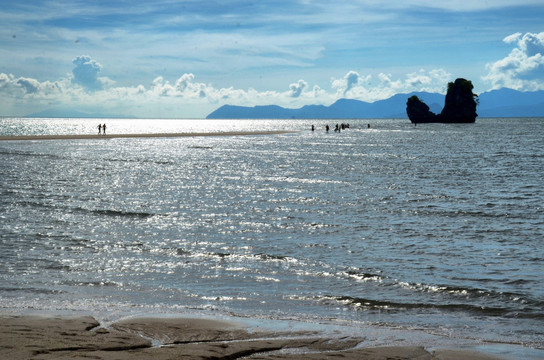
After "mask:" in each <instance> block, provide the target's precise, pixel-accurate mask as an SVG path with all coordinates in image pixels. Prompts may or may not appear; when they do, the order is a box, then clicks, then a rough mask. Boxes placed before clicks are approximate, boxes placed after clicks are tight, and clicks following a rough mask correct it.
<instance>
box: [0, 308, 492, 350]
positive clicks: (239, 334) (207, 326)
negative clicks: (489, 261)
mask: <svg viewBox="0 0 544 360" xmlns="http://www.w3.org/2000/svg"><path fill="white" fill-rule="evenodd" d="M0 322H1V324H2V326H1V327H0V357H1V358H4V359H12V360H18V359H79V358H92V359H105V360H108V359H119V360H122V359H131V360H137V359H154V360H162V359H238V358H251V359H306V360H314V359H315V360H317V359H329V358H333V357H339V358H343V359H373V360H378V359H418V360H425V359H441V360H447V359H460V358H462V359H474V360H489V359H499V358H497V357H491V356H489V355H487V354H482V353H476V352H472V351H465V350H447V349H443V350H434V351H427V350H426V349H424V348H423V347H417V346H409V347H378V348H362V347H358V344H359V343H361V342H362V341H363V340H364V339H363V338H337V339H334V338H328V337H323V336H320V334H319V333H318V332H314V331H302V332H289V333H286V332H273V331H271V332H267V331H251V329H248V328H245V327H244V326H242V325H240V324H237V323H233V322H227V321H218V320H210V319H191V318H137V319H129V320H123V321H119V322H116V323H113V324H111V325H109V326H107V327H103V326H101V324H100V323H99V322H98V321H96V320H95V319H94V318H93V317H91V316H81V317H55V316H50V317H40V316H2V317H0Z"/></svg>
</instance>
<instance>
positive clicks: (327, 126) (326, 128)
mask: <svg viewBox="0 0 544 360" xmlns="http://www.w3.org/2000/svg"><path fill="white" fill-rule="evenodd" d="M325 131H326V132H329V125H328V124H327V125H325Z"/></svg>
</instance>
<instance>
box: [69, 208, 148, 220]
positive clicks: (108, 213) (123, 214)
mask: <svg viewBox="0 0 544 360" xmlns="http://www.w3.org/2000/svg"><path fill="white" fill-rule="evenodd" d="M78 210H80V211H89V212H92V213H94V214H98V215H105V216H116V217H136V218H148V217H152V216H155V215H156V214H152V213H148V212H137V211H122V210H110V209H97V210H88V209H84V208H78Z"/></svg>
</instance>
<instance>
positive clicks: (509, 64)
mask: <svg viewBox="0 0 544 360" xmlns="http://www.w3.org/2000/svg"><path fill="white" fill-rule="evenodd" d="M503 41H504V42H505V43H507V44H516V45H517V46H516V47H515V48H514V49H512V51H511V52H510V54H508V56H507V57H505V58H503V59H500V60H498V61H496V62H494V63H489V64H487V65H486V68H487V70H488V74H487V75H486V76H484V77H483V78H482V79H483V80H485V81H489V82H491V84H492V88H493V89H499V88H502V87H507V88H511V89H515V90H525V91H535V90H541V89H544V32H541V33H539V34H533V33H526V34H524V35H522V34H521V33H515V34H512V35H510V36H507V37H505V38H504V40H503Z"/></svg>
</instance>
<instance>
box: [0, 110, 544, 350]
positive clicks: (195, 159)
mask: <svg viewBox="0 0 544 360" xmlns="http://www.w3.org/2000/svg"><path fill="white" fill-rule="evenodd" d="M100 122H102V123H103V122H106V123H107V125H108V133H144V132H156V133H160V132H207V131H218V132H222V131H238V130H240V131H253V130H255V131H257V130H295V131H298V132H297V133H293V134H284V135H269V136H232V137H194V138H191V137H185V138H160V139H154V138H141V139H111V140H105V139H97V140H58V141H57V140H47V141H0V310H1V309H3V310H4V311H6V310H13V309H15V310H17V309H19V310H24V309H34V310H77V311H80V310H84V311H85V310H86V311H95V312H107V311H109V312H130V311H133V312H142V313H146V312H147V313H179V312H186V311H193V310H194V311H200V310H205V311H210V312H215V313H220V314H236V315H241V316H244V317H248V318H254V319H295V320H303V321H309V322H315V323H326V322H329V323H351V324H365V325H372V326H378V327H385V328H395V329H420V330H423V331H425V332H427V333H433V334H439V335H445V336H448V337H453V338H456V337H459V338H463V337H468V338H473V339H478V340H490V341H497V342H505V343H516V344H523V345H525V346H528V347H532V348H540V349H542V348H544V266H543V264H544V246H543V245H544V209H543V204H544V180H543V177H544V170H543V169H544V140H543V139H544V137H543V134H544V119H477V122H476V123H475V124H469V125H466V124H464V125H446V124H427V125H424V124H421V125H418V126H417V127H414V126H413V125H411V124H410V123H409V121H408V120H364V121H363V120H359V121H356V120H353V121H350V123H351V124H350V125H351V128H350V129H349V130H345V131H342V132H341V133H336V132H334V131H331V132H329V133H325V131H324V125H325V124H326V123H329V124H330V125H331V126H332V128H333V127H334V126H333V125H335V124H336V123H337V122H340V121H336V120H329V121H322V120H316V121H309V120H308V121H306V120H304V121H302V120H290V121H283V120H274V121H263V120H247V121H230V120H222V121H217V120H214V121H209V120H191V121H189V120H103V119H100V120H99V119H84V120H83V119H14V118H3V119H0V135H28V134H82V133H88V134H94V133H97V128H96V126H97V125H98V123H100ZM367 123H370V124H371V128H367ZM311 124H314V125H315V126H316V131H315V132H311V131H310V130H309V129H310V126H311Z"/></svg>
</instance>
